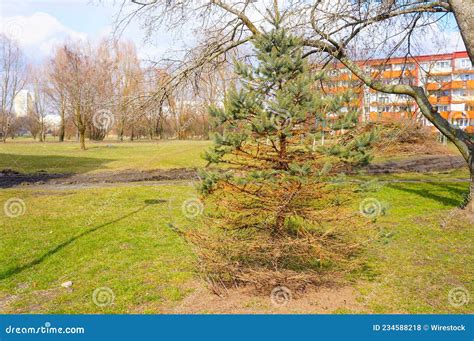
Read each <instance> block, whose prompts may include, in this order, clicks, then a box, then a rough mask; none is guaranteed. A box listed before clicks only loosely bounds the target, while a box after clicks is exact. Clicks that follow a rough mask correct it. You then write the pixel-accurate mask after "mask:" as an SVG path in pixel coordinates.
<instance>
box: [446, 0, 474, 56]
mask: <svg viewBox="0 0 474 341" xmlns="http://www.w3.org/2000/svg"><path fill="white" fill-rule="evenodd" d="M448 2H449V5H450V6H451V10H452V11H453V13H454V17H455V18H456V22H457V24H458V27H459V30H460V31H461V37H462V40H463V42H464V45H466V50H467V53H468V55H469V58H470V59H471V62H473V63H474V3H473V1H472V0H449V1H448Z"/></svg>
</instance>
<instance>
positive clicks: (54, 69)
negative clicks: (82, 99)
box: [45, 48, 67, 142]
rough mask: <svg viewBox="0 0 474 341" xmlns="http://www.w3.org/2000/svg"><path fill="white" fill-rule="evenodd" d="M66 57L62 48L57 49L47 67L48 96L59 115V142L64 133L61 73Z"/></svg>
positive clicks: (64, 86)
mask: <svg viewBox="0 0 474 341" xmlns="http://www.w3.org/2000/svg"><path fill="white" fill-rule="evenodd" d="M66 63H67V56H66V51H65V49H64V48H57V49H56V50H55V52H54V56H53V58H52V59H51V60H50V62H49V64H48V66H47V74H46V75H45V76H46V77H47V79H48V91H47V93H48V96H49V97H50V101H51V103H52V104H53V106H54V107H55V110H56V112H57V113H58V115H59V118H60V122H59V131H58V139H59V142H63V141H64V136H65V131H66V109H67V102H66V99H67V97H66V96H67V93H66V91H67V84H66V83H65V78H64V75H63V72H65V71H66Z"/></svg>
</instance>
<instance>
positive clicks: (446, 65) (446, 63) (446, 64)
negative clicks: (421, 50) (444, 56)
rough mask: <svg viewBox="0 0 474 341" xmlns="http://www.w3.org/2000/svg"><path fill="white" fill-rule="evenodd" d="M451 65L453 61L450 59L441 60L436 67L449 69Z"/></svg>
mask: <svg viewBox="0 0 474 341" xmlns="http://www.w3.org/2000/svg"><path fill="white" fill-rule="evenodd" d="M450 66H451V63H450V62H449V61H439V62H436V67H437V68H440V69H447V68H449V67H450Z"/></svg>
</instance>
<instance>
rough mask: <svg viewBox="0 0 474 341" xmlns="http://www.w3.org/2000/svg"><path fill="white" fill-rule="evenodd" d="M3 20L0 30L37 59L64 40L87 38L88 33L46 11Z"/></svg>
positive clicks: (47, 53)
mask: <svg viewBox="0 0 474 341" xmlns="http://www.w3.org/2000/svg"><path fill="white" fill-rule="evenodd" d="M2 21H3V24H2V25H1V27H0V31H1V32H3V33H4V34H6V35H7V36H9V37H10V38H12V39H14V40H16V41H17V42H18V44H19V45H20V47H21V48H22V49H23V50H24V51H25V53H26V54H27V55H29V56H31V57H33V58H35V59H36V58H41V57H44V56H47V55H49V54H50V53H51V51H52V49H53V47H54V46H55V45H57V44H59V43H61V42H63V41H64V40H84V39H86V38H87V34H85V33H82V32H77V31H75V30H73V29H71V28H69V27H67V26H65V25H63V24H62V23H61V22H59V20H58V19H56V18H55V17H53V16H51V15H49V14H47V13H44V12H36V13H34V14H32V15H30V16H12V17H6V18H2Z"/></svg>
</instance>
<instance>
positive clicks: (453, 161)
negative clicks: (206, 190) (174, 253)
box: [0, 155, 466, 188]
mask: <svg viewBox="0 0 474 341" xmlns="http://www.w3.org/2000/svg"><path fill="white" fill-rule="evenodd" d="M465 166H466V163H465V161H464V159H463V158H462V157H460V156H446V155H440V156H426V157H420V158H414V159H406V160H399V161H390V162H384V163H379V164H372V165H370V166H368V167H367V168H366V172H367V174H390V173H405V172H420V173H424V172H434V171H446V170H451V169H456V168H463V167H465ZM198 179H199V177H198V173H197V169H195V168H175V169H166V170H165V169H156V170H150V171H139V170H125V171H117V172H101V173H92V174H91V173H87V174H50V173H46V172H38V173H33V174H23V173H19V172H15V171H12V170H8V169H4V170H2V171H0V188H10V187H15V186H23V185H34V186H38V185H43V186H51V187H58V188H60V187H93V186H101V187H102V186H103V185H106V184H117V183H138V182H144V181H146V182H163V181H164V182H168V181H180V180H198ZM462 181H464V179H462Z"/></svg>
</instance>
